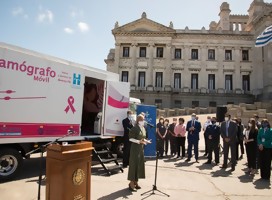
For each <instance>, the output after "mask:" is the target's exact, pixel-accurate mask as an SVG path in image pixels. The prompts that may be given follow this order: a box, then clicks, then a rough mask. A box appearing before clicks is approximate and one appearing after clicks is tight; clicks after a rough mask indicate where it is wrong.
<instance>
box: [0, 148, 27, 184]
mask: <svg viewBox="0 0 272 200" xmlns="http://www.w3.org/2000/svg"><path fill="white" fill-rule="evenodd" d="M22 162H23V157H22V155H21V154H20V153H19V152H18V151H17V150H16V149H11V148H2V149H0V180H9V179H12V178H14V177H15V176H16V175H17V173H18V172H19V171H20V169H21V167H22Z"/></svg>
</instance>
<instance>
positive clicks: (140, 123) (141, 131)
mask: <svg viewBox="0 0 272 200" xmlns="http://www.w3.org/2000/svg"><path fill="white" fill-rule="evenodd" d="M145 138H146V132H145V128H144V116H143V115H141V114H140V115H138V116H137V119H136V123H135V126H134V127H132V128H131V129H130V132H129V141H130V142H131V148H130V157H129V169H128V180H129V181H130V183H129V185H128V187H129V190H130V191H133V192H135V191H137V190H136V189H141V187H140V186H139V185H138V180H139V179H140V178H145V164H144V145H146V144H147V143H150V141H148V140H146V139H145Z"/></svg>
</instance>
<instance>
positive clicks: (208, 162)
mask: <svg viewBox="0 0 272 200" xmlns="http://www.w3.org/2000/svg"><path fill="white" fill-rule="evenodd" d="M204 164H212V162H211V161H209V160H208V161H207V162H205V163H204Z"/></svg>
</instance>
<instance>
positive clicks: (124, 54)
mask: <svg viewBox="0 0 272 200" xmlns="http://www.w3.org/2000/svg"><path fill="white" fill-rule="evenodd" d="M123 57H129V47H123Z"/></svg>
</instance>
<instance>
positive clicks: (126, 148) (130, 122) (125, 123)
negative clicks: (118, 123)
mask: <svg viewBox="0 0 272 200" xmlns="http://www.w3.org/2000/svg"><path fill="white" fill-rule="evenodd" d="M131 114H132V112H131V111H130V110H129V111H127V118H125V119H123V121H122V124H123V127H124V153H123V167H127V166H128V164H129V154H130V141H129V130H130V129H131V128H132V127H133V119H132V117H131Z"/></svg>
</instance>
